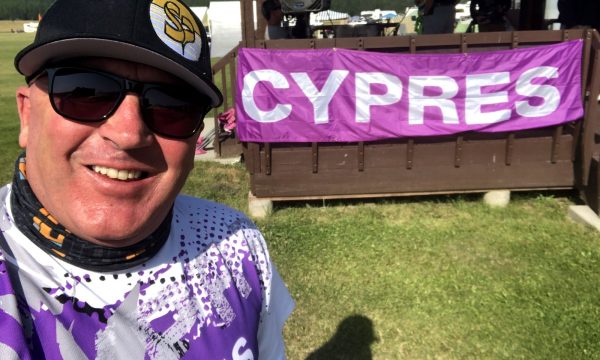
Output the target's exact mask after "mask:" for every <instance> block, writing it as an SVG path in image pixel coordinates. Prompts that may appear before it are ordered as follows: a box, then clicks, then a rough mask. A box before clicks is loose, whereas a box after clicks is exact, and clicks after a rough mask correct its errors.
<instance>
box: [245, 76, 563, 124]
mask: <svg viewBox="0 0 600 360" xmlns="http://www.w3.org/2000/svg"><path fill="white" fill-rule="evenodd" d="M349 74H350V72H349V71H347V70H333V71H331V72H330V74H329V76H328V77H327V80H326V82H325V84H324V85H323V87H322V89H321V90H319V89H318V88H317V87H316V86H315V84H314V83H313V81H312V80H311V79H310V77H309V75H308V73H305V72H301V73H300V72H299V73H291V74H290V75H291V77H292V78H293V79H294V81H295V82H296V84H297V85H298V87H299V88H300V90H301V91H302V93H303V94H304V96H306V98H307V99H308V100H309V101H310V103H311V104H312V106H313V113H314V122H315V124H326V123H329V105H330V104H331V102H332V100H333V99H334V98H335V95H336V94H337V93H338V91H339V89H340V87H341V86H342V84H343V82H344V81H345V80H346V79H347V78H348V75H349ZM354 76H355V95H356V103H355V104H354V105H355V108H356V119H355V120H356V122H357V123H368V122H370V121H371V117H370V113H371V107H373V106H389V105H393V104H395V103H398V102H399V101H401V99H402V96H403V92H402V79H400V78H399V77H397V76H396V75H393V74H387V73H382V72H358V73H355V74H354ZM558 77H559V72H558V68H556V67H550V66H539V67H534V68H531V69H528V70H526V71H525V72H523V73H522V74H521V75H520V76H519V77H518V78H517V79H516V82H515V89H514V91H515V92H516V94H517V95H520V96H523V97H526V98H528V99H524V100H519V101H515V103H514V104H510V103H509V93H508V91H496V92H489V91H486V92H484V91H482V89H483V88H485V87H489V86H499V85H502V86H504V87H505V88H511V87H510V82H511V77H510V73H508V72H497V73H487V74H470V75H469V74H467V75H466V78H465V87H466V89H465V98H464V109H465V118H464V123H465V124H468V125H476V124H493V123H499V122H503V121H507V120H509V119H510V117H511V112H512V107H513V106H514V108H515V110H516V113H517V114H519V115H521V116H524V117H542V116H547V115H549V114H551V113H553V112H554V111H556V110H557V109H558V107H559V105H560V102H561V94H560V92H559V90H558V89H557V88H556V87H555V86H553V85H548V84H536V83H534V81H535V80H536V79H539V78H545V79H555V78H558ZM260 82H266V83H269V84H271V86H272V87H273V89H290V84H289V82H288V81H287V79H286V77H285V76H284V75H283V74H282V73H280V72H278V71H275V70H268V69H266V70H254V71H251V72H249V73H248V74H246V75H245V76H244V79H243V89H242V104H243V106H244V110H245V111H246V113H247V114H248V116H249V117H250V118H252V119H254V120H255V121H258V122H262V123H273V122H278V121H281V120H283V119H285V118H287V117H289V116H290V115H291V114H292V112H293V107H292V105H291V104H285V103H278V104H276V105H275V106H274V107H273V108H272V109H268V110H261V109H259V108H258V106H257V104H256V101H255V99H254V91H255V89H256V87H257V85H258V84H259V83H260ZM374 84H378V85H383V86H385V87H386V91H385V92H384V93H382V94H374V93H372V88H371V85H374ZM432 88H435V89H438V90H439V91H438V92H436V94H435V95H429V94H426V89H430V90H431V89H432ZM459 90H460V88H459V85H458V82H457V81H456V80H455V79H454V78H452V77H449V76H435V75H431V76H409V77H408V91H407V93H408V124H409V125H423V123H424V121H425V108H426V107H436V108H438V109H440V111H441V113H442V121H443V123H444V124H460V120H461V119H459V115H458V111H457V106H456V105H457V101H458V100H457V99H456V96H457V94H458V92H459ZM282 98H283V96H279V97H277V96H274V97H273V99H282ZM532 98H536V99H538V100H537V101H536V103H537V104H536V105H531V104H530V101H531V100H532ZM486 105H488V106H489V105H499V106H500V107H501V108H500V109H498V110H495V111H487V112H486V111H482V108H483V106H486ZM502 105H506V106H502Z"/></svg>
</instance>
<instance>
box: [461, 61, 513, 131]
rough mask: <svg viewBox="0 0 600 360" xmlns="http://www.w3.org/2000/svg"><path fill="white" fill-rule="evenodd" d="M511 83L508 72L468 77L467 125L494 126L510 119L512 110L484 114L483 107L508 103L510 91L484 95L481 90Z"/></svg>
mask: <svg viewBox="0 0 600 360" xmlns="http://www.w3.org/2000/svg"><path fill="white" fill-rule="evenodd" d="M509 82H510V74H509V73H507V72H501V73H491V74H477V75H467V85H466V86H467V100H466V102H465V122H466V123H467V124H493V123H497V122H500V121H506V120H508V119H510V109H505V110H497V111H490V112H482V111H481V107H482V106H483V105H492V104H494V105H495V104H504V103H508V91H499V92H494V93H485V94H484V93H482V92H481V88H482V87H484V86H491V85H504V84H508V83H509Z"/></svg>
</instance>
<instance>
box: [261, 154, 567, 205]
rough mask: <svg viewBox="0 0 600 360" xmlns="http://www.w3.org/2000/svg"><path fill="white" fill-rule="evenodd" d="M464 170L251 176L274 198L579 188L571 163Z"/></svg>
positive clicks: (433, 168)
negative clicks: (532, 167)
mask: <svg viewBox="0 0 600 360" xmlns="http://www.w3.org/2000/svg"><path fill="white" fill-rule="evenodd" d="M500 165H501V166H498V165H496V166H489V167H481V166H479V165H469V164H464V165H463V166H461V167H460V168H455V167H454V166H452V167H451V168H449V167H448V166H444V167H439V166H438V167H419V168H413V169H411V170H406V169H403V168H395V169H394V168H389V169H388V170H387V171H371V170H366V171H363V172H358V171H354V172H347V171H323V170H320V171H319V173H318V174H311V173H310V172H306V173H305V174H304V175H303V174H302V173H301V172H295V173H287V174H284V173H279V172H278V173H273V174H271V176H266V175H262V174H257V175H255V176H253V177H252V189H253V194H255V195H256V196H259V197H265V196H266V197H271V196H322V195H352V194H369V193H412V192H427V191H438V192H446V191H473V190H485V189H512V188H532V189H533V188H556V187H562V188H565V187H567V188H569V187H571V188H572V187H573V186H574V176H573V165H572V163H571V162H570V161H562V162H558V163H556V164H551V163H549V162H546V163H544V164H542V165H538V166H537V167H536V169H535V171H532V169H531V166H530V164H513V165H511V166H510V167H508V166H504V165H503V164H500Z"/></svg>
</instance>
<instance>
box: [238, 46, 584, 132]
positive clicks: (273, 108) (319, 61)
mask: <svg viewBox="0 0 600 360" xmlns="http://www.w3.org/2000/svg"><path fill="white" fill-rule="evenodd" d="M581 52H582V41H581V40H576V41H570V42H564V43H559V44H554V45H546V46H538V47H531V48H522V49H515V50H506V51H494V52H479V53H468V54H392V53H378V52H368V51H355V50H343V49H316V50H266V49H249V48H243V49H240V51H239V61H238V78H237V94H239V96H238V97H237V100H236V110H237V111H236V113H237V121H238V135H239V138H240V139H241V140H242V141H250V142H354V141H370V140H381V139H389V138H399V137H414V136H437V135H448V134H455V133H460V132H466V131H482V132H503V131H517V130H523V129H531V128H539V127H545V126H551V125H557V124H562V123H566V122H569V121H573V120H578V119H579V118H581V117H582V116H583V106H582V100H581V56H582V54H581Z"/></svg>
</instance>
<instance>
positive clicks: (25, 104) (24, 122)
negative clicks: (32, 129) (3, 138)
mask: <svg viewBox="0 0 600 360" xmlns="http://www.w3.org/2000/svg"><path fill="white" fill-rule="evenodd" d="M30 93H31V89H30V88H29V87H28V86H20V87H19V88H18V89H17V111H18V112H19V120H20V122H21V130H20V132H19V146H20V147H22V148H23V149H24V148H26V147H27V137H28V134H29V119H30V114H31V99H30V97H29V95H30Z"/></svg>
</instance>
